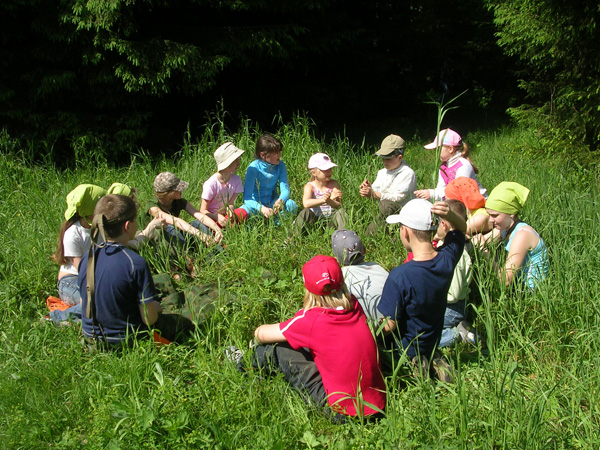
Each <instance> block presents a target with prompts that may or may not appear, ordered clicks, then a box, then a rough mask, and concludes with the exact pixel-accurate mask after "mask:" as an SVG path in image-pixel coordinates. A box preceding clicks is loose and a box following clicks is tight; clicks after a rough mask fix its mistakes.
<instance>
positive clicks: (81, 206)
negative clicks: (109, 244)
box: [65, 184, 106, 220]
mask: <svg viewBox="0 0 600 450" xmlns="http://www.w3.org/2000/svg"><path fill="white" fill-rule="evenodd" d="M105 195H106V190H105V189H103V188H101V187H100V186H96V185H94V184H80V185H79V186H77V187H76V188H75V189H73V190H72V191H71V192H69V193H68V194H67V210H66V211H65V220H70V219H72V218H73V216H74V215H75V213H77V214H79V216H80V217H88V216H93V215H94V208H95V207H96V203H98V200H100V198H101V197H104V196H105Z"/></svg>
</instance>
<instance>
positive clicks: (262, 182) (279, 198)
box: [242, 134, 298, 218]
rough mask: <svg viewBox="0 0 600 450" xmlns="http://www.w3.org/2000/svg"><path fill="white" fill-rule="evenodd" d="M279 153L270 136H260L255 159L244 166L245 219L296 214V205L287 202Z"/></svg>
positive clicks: (284, 171) (280, 148)
mask: <svg viewBox="0 0 600 450" xmlns="http://www.w3.org/2000/svg"><path fill="white" fill-rule="evenodd" d="M282 151H283V144H282V143H281V142H280V141H279V139H277V138H275V137H274V136H271V135H270V134H264V135H262V136H261V137H260V138H259V139H258V141H257V142H256V150H255V151H254V157H255V158H256V159H255V160H254V161H252V162H251V163H250V165H249V166H248V169H247V170H246V178H245V180H244V205H243V206H242V208H244V209H245V210H246V212H247V213H248V215H249V216H255V215H257V214H261V215H263V216H264V217H266V218H269V217H273V216H276V215H278V214H279V213H280V212H282V211H283V212H287V213H292V214H295V213H296V211H298V206H297V205H296V202H294V201H293V200H291V199H290V186H289V184H288V174H287V169H286V167H285V163H284V162H283V161H281V152H282ZM278 186H279V193H277V187H278Z"/></svg>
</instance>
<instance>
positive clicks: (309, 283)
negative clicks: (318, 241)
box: [302, 255, 344, 295]
mask: <svg viewBox="0 0 600 450" xmlns="http://www.w3.org/2000/svg"><path fill="white" fill-rule="evenodd" d="M302 276H303V277H304V286H305V287H306V289H307V290H308V292H312V293H313V294H315V295H329V294H331V293H332V292H335V291H337V290H338V289H339V288H340V287H341V286H342V284H344V275H343V274H342V269H341V268H340V265H339V263H338V262H337V259H335V258H333V257H331V256H325V255H317V256H315V257H314V258H312V259H311V260H309V261H308V262H307V263H306V264H304V266H302Z"/></svg>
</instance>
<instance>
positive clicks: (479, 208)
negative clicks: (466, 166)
mask: <svg viewBox="0 0 600 450" xmlns="http://www.w3.org/2000/svg"><path fill="white" fill-rule="evenodd" d="M444 192H445V195H446V199H448V200H450V199H454V200H458V201H460V202H462V203H463V204H464V205H465V206H466V208H467V236H468V237H471V236H474V235H476V234H482V233H483V234H485V233H488V232H489V231H491V229H492V226H491V225H490V223H489V218H490V216H489V215H488V213H487V211H486V210H485V197H484V196H483V195H481V192H479V187H478V185H477V181H475V180H474V179H473V178H468V177H458V178H455V179H454V180H452V181H451V182H450V183H448V186H446V189H445V191H444Z"/></svg>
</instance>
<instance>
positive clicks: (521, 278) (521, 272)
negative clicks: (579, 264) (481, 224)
mask: <svg viewBox="0 0 600 450" xmlns="http://www.w3.org/2000/svg"><path fill="white" fill-rule="evenodd" d="M528 195H529V189H527V188H526V187H525V186H523V185H521V184H519V183H514V182H511V181H503V182H502V183H500V184H499V185H498V186H496V187H495V188H494V189H493V190H492V193H491V194H490V196H489V197H488V199H487V201H486V204H485V208H486V210H487V212H488V214H489V215H490V223H491V224H492V226H493V227H494V229H493V230H492V231H491V232H490V233H489V236H486V237H487V239H488V241H489V240H494V241H502V242H503V243H504V245H505V249H506V251H507V252H508V256H507V257H506V262H505V263H504V267H496V269H497V271H498V275H499V277H500V279H501V280H502V281H503V282H504V283H505V284H506V285H507V286H509V285H511V284H512V283H516V285H517V286H519V285H522V286H527V287H528V288H529V289H534V288H535V287H536V286H537V285H538V284H539V283H541V282H542V281H543V280H544V279H545V278H546V277H547V276H548V272H549V261H548V253H547V249H546V244H545V243H544V240H543V239H542V238H541V236H540V235H539V234H538V233H537V231H535V230H534V229H533V228H532V227H531V226H530V225H528V224H526V223H525V222H521V220H520V219H519V213H520V212H521V210H522V209H523V205H524V204H525V200H527V197H528ZM485 251H486V254H487V248H486V249H485Z"/></svg>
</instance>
